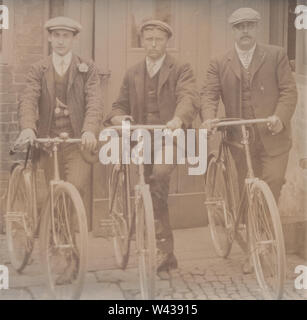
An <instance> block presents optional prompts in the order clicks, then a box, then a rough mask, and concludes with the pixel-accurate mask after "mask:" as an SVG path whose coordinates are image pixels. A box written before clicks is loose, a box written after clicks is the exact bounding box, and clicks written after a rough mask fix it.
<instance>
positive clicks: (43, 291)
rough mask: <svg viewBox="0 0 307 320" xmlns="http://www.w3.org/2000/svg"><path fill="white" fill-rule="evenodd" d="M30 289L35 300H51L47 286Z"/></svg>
mask: <svg viewBox="0 0 307 320" xmlns="http://www.w3.org/2000/svg"><path fill="white" fill-rule="evenodd" d="M28 289H29V291H30V292H31V294H32V296H33V298H34V299H35V300H51V296H50V295H49V293H48V291H47V288H46V286H33V287H29V288H28Z"/></svg>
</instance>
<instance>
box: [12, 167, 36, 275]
mask: <svg viewBox="0 0 307 320" xmlns="http://www.w3.org/2000/svg"><path fill="white" fill-rule="evenodd" d="M31 174H32V171H31V169H30V168H26V169H24V168H23V166H22V165H21V164H17V165H16V166H15V167H14V168H13V171H12V173H11V176H10V180H9V187H8V194H7V204H6V237H7V243H8V252H9V256H10V261H11V263H12V265H13V267H14V269H15V270H16V271H18V272H21V271H22V270H23V269H24V268H25V266H26V265H27V263H28V261H29V258H30V256H31V253H32V250H33V246H34V231H35V226H34V223H35V222H34V217H33V198H32V187H31V178H32V177H31Z"/></svg>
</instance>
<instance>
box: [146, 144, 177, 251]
mask: <svg viewBox="0 0 307 320" xmlns="http://www.w3.org/2000/svg"><path fill="white" fill-rule="evenodd" d="M152 145H153V143H152ZM171 147H173V154H174V155H175V154H176V152H177V151H176V147H175V146H173V145H172V146H171ZM165 149H166V147H165V145H164V146H163V147H162V150H155V152H154V149H153V148H152V164H147V165H144V171H145V182H146V183H148V184H149V186H150V193H151V197H152V202H153V209H154V217H155V228H156V238H157V248H158V249H159V250H161V251H163V252H165V253H172V252H173V250H174V238H173V233H172V229H171V226H170V221H169V211H168V203H167V200H168V193H169V183H170V179H171V174H172V172H173V170H174V169H175V168H176V164H175V162H173V164H164V163H162V164H153V163H154V156H156V157H158V156H159V153H162V156H163V155H164V153H165ZM162 159H163V158H162Z"/></svg>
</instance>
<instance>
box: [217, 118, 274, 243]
mask: <svg viewBox="0 0 307 320" xmlns="http://www.w3.org/2000/svg"><path fill="white" fill-rule="evenodd" d="M267 122H268V120H267V119H252V120H227V119H225V121H221V122H220V123H217V124H215V126H216V127H218V128H222V141H221V143H220V146H219V151H218V156H217V162H225V167H226V170H225V174H226V181H227V184H228V186H229V188H227V197H228V199H230V207H231V210H233V212H234V213H235V216H236V219H235V222H234V230H233V237H232V238H231V240H232V241H233V240H234V238H235V235H236V233H237V230H238V228H239V225H240V221H241V218H242V217H243V215H244V214H246V210H244V209H245V207H246V201H248V203H250V199H251V196H252V195H251V191H250V186H251V185H252V184H253V183H254V182H255V181H256V180H258V178H256V177H255V174H254V170H253V167H252V160H251V154H250V140H249V131H248V130H247V128H246V126H247V125H249V124H257V123H267ZM229 126H240V127H241V133H242V140H241V142H240V143H238V142H234V141H229V140H228V139H227V134H226V130H225V129H224V128H226V127H229ZM228 147H234V148H236V149H241V150H242V148H243V151H244V154H245V159H246V164H247V175H246V179H245V184H244V188H243V192H242V195H241V197H240V198H239V205H238V207H236V201H235V195H234V190H233V189H232V185H233V183H232V179H233V178H232V176H231V174H230V170H229V166H230V165H229V163H230V159H229V157H228V152H227V148H228ZM223 155H224V156H225V159H223V158H222V156H223ZM214 180H215V179H214ZM224 205H225V204H224ZM223 211H224V219H225V224H226V228H229V225H230V224H229V222H228V218H227V214H226V210H225V208H224V210H223Z"/></svg>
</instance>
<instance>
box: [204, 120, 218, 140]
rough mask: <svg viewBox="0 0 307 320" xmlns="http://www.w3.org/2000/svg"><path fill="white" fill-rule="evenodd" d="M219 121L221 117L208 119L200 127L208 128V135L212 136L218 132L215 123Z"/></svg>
mask: <svg viewBox="0 0 307 320" xmlns="http://www.w3.org/2000/svg"><path fill="white" fill-rule="evenodd" d="M219 121H220V120H219V119H209V120H206V121H204V122H203V123H202V124H201V125H200V129H207V137H210V136H211V135H214V134H216V131H217V127H215V126H214V124H215V123H217V122H219Z"/></svg>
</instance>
